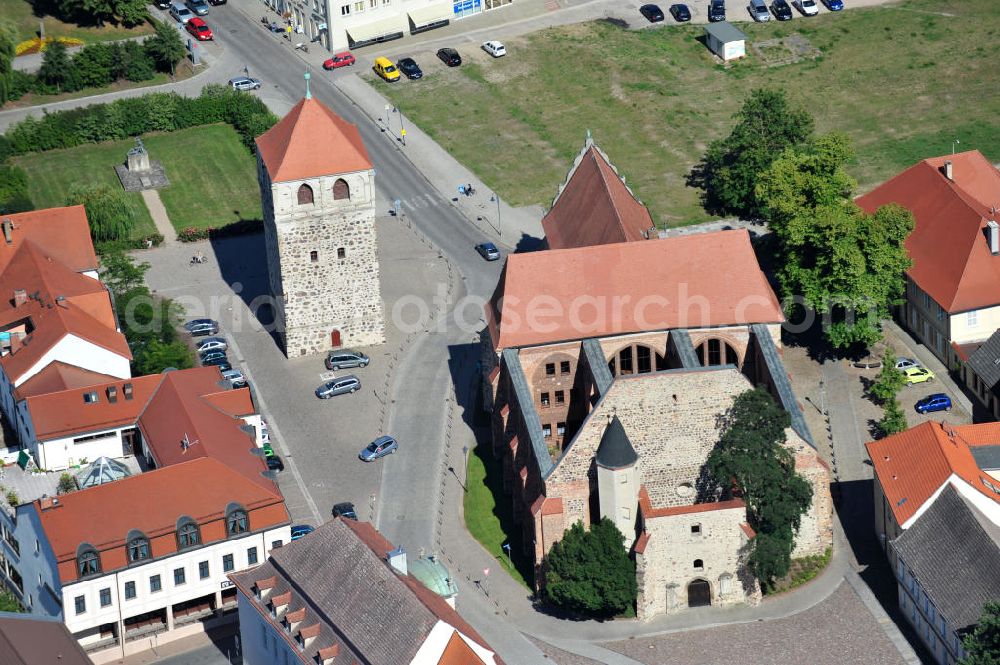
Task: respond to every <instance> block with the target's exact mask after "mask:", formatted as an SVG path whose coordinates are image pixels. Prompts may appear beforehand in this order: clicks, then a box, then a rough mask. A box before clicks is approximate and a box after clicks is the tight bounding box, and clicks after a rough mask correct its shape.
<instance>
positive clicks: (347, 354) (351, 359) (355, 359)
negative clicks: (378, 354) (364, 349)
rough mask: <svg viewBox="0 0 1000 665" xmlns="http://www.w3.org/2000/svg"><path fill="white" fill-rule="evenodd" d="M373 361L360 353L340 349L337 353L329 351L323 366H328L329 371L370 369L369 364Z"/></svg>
mask: <svg viewBox="0 0 1000 665" xmlns="http://www.w3.org/2000/svg"><path fill="white" fill-rule="evenodd" d="M371 361H372V359H371V358H369V357H368V356H366V355H365V354H363V353H361V352H360V351H352V350H350V349H339V350H337V351H328V352H327V354H326V360H325V361H323V364H324V365H326V368H327V369H331V370H333V369H346V368H348V367H368V363H370V362H371Z"/></svg>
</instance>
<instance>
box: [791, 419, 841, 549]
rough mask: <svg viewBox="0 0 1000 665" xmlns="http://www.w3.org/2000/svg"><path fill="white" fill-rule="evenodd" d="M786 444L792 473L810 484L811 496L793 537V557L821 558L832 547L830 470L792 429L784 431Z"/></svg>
mask: <svg viewBox="0 0 1000 665" xmlns="http://www.w3.org/2000/svg"><path fill="white" fill-rule="evenodd" d="M785 435H786V436H787V438H788V441H787V443H786V444H785V445H786V446H787V447H788V448H789V449H790V450H791V451H792V452H793V453H794V455H795V471H796V472H797V473H799V474H800V475H801V476H802V477H804V478H805V479H806V480H808V481H809V484H810V485H811V486H812V491H813V496H812V503H811V504H810V505H809V509H808V510H807V511H806V513H805V514H804V515H803V516H802V523H801V524H800V525H799V531H798V533H797V534H796V535H795V549H793V550H792V557H795V558H798V557H803V556H808V555H810V554H822V553H823V552H824V551H825V550H826V548H827V547H830V546H831V545H832V544H833V497H832V496H830V469H829V468H828V467H827V466H826V464H825V463H824V462H823V460H821V459H820V458H819V455H818V454H817V452H816V450H815V449H814V448H813V447H812V446H810V445H809V444H807V443H806V442H805V441H803V440H802V439H801V438H800V437H799V436H798V435H797V434H796V433H795V432H794V431H793V430H792V428H791V427H789V428H788V429H786V430H785Z"/></svg>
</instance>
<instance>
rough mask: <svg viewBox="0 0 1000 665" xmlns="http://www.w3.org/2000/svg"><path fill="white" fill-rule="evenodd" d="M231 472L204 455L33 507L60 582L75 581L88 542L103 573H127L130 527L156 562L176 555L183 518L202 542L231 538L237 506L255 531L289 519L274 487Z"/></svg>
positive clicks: (37, 502)
mask: <svg viewBox="0 0 1000 665" xmlns="http://www.w3.org/2000/svg"><path fill="white" fill-rule="evenodd" d="M229 467H230V465H228V464H227V463H226V462H224V461H222V460H217V459H213V458H210V457H204V458H200V459H193V460H191V461H189V462H185V463H181V464H174V465H172V466H167V467H164V468H160V469H156V470H155V471H150V472H148V473H143V474H140V475H138V476H131V477H128V478H123V479H122V480H118V481H115V482H113V483H104V484H103V485H98V486H96V487H90V488H88V489H85V490H81V491H79V492H71V493H69V494H64V495H62V496H60V497H59V502H58V505H56V506H54V507H51V508H47V509H43V507H42V500H41V499H39V500H37V501H35V510H36V511H37V512H38V515H39V518H40V520H41V525H42V528H43V529H44V530H45V533H46V535H47V536H48V539H49V543H50V544H51V546H52V551H53V553H54V554H55V557H56V560H57V562H58V567H59V576H60V579H61V580H62V582H63V583H64V584H65V583H69V582H73V581H74V580H76V578H77V569H76V555H77V548H78V547H79V545H80V544H81V543H85V542H86V543H89V544H90V545H93V546H94V547H95V548H97V550H98V551H99V552H100V555H101V569H102V571H103V572H104V573H108V572H110V571H113V570H116V569H118V568H121V567H124V566H125V565H126V564H127V561H126V552H125V539H126V537H127V536H128V532H129V531H130V530H131V529H138V530H140V531H142V532H143V533H144V534H145V535H146V536H147V537H148V538H149V539H150V546H151V549H152V556H153V557H154V558H160V557H162V556H166V555H168V554H172V553H174V552H176V551H177V539H176V537H175V530H176V528H177V520H178V518H179V517H181V516H182V515H187V516H190V517H191V518H192V519H194V520H195V521H197V522H198V524H199V525H200V526H201V538H202V542H204V543H211V542H214V541H218V540H224V539H225V538H226V528H225V524H224V522H225V511H226V507H227V506H228V505H229V504H230V503H233V502H235V503H238V504H241V505H242V506H243V507H245V508H246V509H247V512H248V513H249V520H250V528H251V529H252V530H253V531H259V530H262V529H266V528H273V527H276V526H279V525H281V524H285V523H287V522H288V521H289V516H288V511H287V510H286V509H285V505H284V501H283V500H282V498H281V494H280V493H278V491H277V489H273V490H271V491H269V490H267V489H265V488H264V487H262V486H261V485H260V484H258V483H255V482H253V481H251V480H250V479H249V478H248V477H246V476H245V475H244V474H242V473H239V472H237V471H234V470H233V469H231V468H229ZM193 490H196V491H193Z"/></svg>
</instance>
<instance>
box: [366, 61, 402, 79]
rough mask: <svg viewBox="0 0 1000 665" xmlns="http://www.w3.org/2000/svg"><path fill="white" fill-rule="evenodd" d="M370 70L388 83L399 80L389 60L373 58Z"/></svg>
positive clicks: (394, 66)
mask: <svg viewBox="0 0 1000 665" xmlns="http://www.w3.org/2000/svg"><path fill="white" fill-rule="evenodd" d="M372 69H374V70H375V73H376V74H378V75H379V76H381V77H382V78H383V79H385V80H386V81H388V82H389V83H392V82H393V81H398V80H399V70H398V69H396V65H394V64H392V62H391V61H390V60H389V58H382V57H378V58H375V65H374V66H373V67H372Z"/></svg>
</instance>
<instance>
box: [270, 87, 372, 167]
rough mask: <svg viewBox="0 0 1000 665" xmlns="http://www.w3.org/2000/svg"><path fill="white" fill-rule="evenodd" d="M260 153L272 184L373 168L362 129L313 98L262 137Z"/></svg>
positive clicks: (303, 101) (295, 107)
mask: <svg viewBox="0 0 1000 665" xmlns="http://www.w3.org/2000/svg"><path fill="white" fill-rule="evenodd" d="M257 151H258V154H260V157H261V159H262V160H263V162H264V166H265V167H266V168H267V172H268V174H270V176H271V181H272V182H283V181H288V180H305V179H307V178H315V177H318V176H325V175H335V174H338V173H351V172H354V171H368V170H370V169H371V168H372V164H371V159H370V158H369V157H368V151H367V150H366V149H365V145H364V142H363V141H362V140H361V134H360V132H358V128H357V127H355V126H354V125H352V124H351V123H349V122H347V121H346V120H344V119H343V118H341V117H340V116H338V115H337V114H336V113H334V112H333V111H331V110H330V109H329V108H327V107H326V106H325V105H323V103H322V102H320V101H318V100H316V99H313V98H312V97H306V98H305V99H302V100H301V101H299V103H298V104H296V105H295V106H293V107H292V110H291V111H289V112H288V114H287V115H286V116H285V117H284V118H282V119H281V120H279V121H278V122H277V124H275V125H274V127H272V128H271V129H269V130H267V132H265V133H264V134H262V135H261V136H258V137H257Z"/></svg>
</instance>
